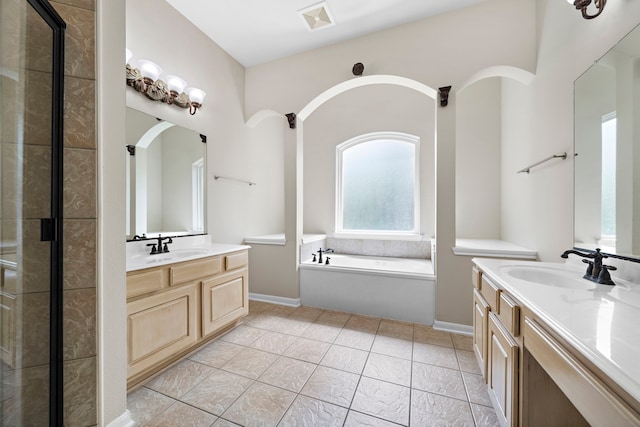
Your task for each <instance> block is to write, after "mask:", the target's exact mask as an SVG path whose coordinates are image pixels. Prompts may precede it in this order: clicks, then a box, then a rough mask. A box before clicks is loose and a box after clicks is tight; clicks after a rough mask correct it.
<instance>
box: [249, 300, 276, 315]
mask: <svg viewBox="0 0 640 427" xmlns="http://www.w3.org/2000/svg"><path fill="white" fill-rule="evenodd" d="M272 305H273V304H269V303H268V302H262V301H252V300H249V313H250V314H258V313H263V312H264V311H266V310H269V308H270V307H271V306H272Z"/></svg>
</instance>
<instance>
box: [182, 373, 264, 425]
mask: <svg viewBox="0 0 640 427" xmlns="http://www.w3.org/2000/svg"><path fill="white" fill-rule="evenodd" d="M251 384H253V380H251V379H249V378H245V377H241V376H239V375H236V374H232V373H230V372H225V371H221V370H216V371H215V372H214V373H213V374H211V375H210V376H209V378H207V379H206V380H204V381H202V382H201V383H200V384H198V385H197V386H195V387H194V388H193V389H191V391H189V392H188V393H187V394H185V395H184V396H182V398H181V399H180V400H181V401H183V402H185V403H188V404H189V405H193V406H195V407H197V408H200V409H202V410H205V411H207V412H211V413H212V414H216V415H222V413H223V412H224V411H225V410H227V408H229V406H231V404H232V403H233V402H234V401H235V400H236V399H237V398H238V397H240V395H241V394H242V393H244V392H245V391H246V390H247V389H248V388H249V386H250V385H251Z"/></svg>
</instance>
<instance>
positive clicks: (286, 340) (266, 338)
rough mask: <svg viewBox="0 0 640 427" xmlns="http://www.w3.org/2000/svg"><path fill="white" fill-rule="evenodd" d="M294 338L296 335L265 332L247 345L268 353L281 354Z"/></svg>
mask: <svg viewBox="0 0 640 427" xmlns="http://www.w3.org/2000/svg"><path fill="white" fill-rule="evenodd" d="M295 340H296V337H294V336H291V335H285V334H281V333H278V332H267V333H265V334H264V335H262V336H261V337H260V338H258V339H256V340H255V341H253V342H252V343H251V344H249V347H252V348H255V349H258V350H262V351H267V352H269V353H275V354H282V353H283V352H284V351H285V350H286V349H287V348H289V346H290V345H291V344H292V343H293V342H294V341H295Z"/></svg>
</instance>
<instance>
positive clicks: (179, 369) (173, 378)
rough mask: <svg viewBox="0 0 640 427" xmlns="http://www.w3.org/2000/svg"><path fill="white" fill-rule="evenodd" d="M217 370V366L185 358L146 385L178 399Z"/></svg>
mask: <svg viewBox="0 0 640 427" xmlns="http://www.w3.org/2000/svg"><path fill="white" fill-rule="evenodd" d="M215 371H216V370H215V368H212V367H210V366H207V365H203V364H201V363H197V362H193V361H191V360H189V359H185V360H182V361H181V362H178V363H177V364H176V365H175V366H173V367H172V368H171V369H168V370H166V371H164V372H163V373H161V374H160V375H158V376H157V377H155V378H153V379H152V380H151V381H149V382H148V383H146V387H148V388H150V389H152V390H155V391H157V392H160V393H162V394H166V395H167V396H170V397H173V398H175V399H178V398H180V397H182V396H183V395H184V394H185V393H187V392H188V391H189V390H191V389H192V388H193V387H195V386H196V385H198V384H200V383H201V382H202V381H203V380H205V379H206V378H207V377H208V376H209V375H211V374H213V373H214V372H215Z"/></svg>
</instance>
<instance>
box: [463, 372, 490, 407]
mask: <svg viewBox="0 0 640 427" xmlns="http://www.w3.org/2000/svg"><path fill="white" fill-rule="evenodd" d="M462 379H463V380H464V385H465V387H466V389H467V396H468V398H469V402H471V403H477V404H479V405H484V406H491V400H490V399H489V393H488V392H487V384H486V383H485V382H484V378H482V375H477V374H471V373H469V372H462Z"/></svg>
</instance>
